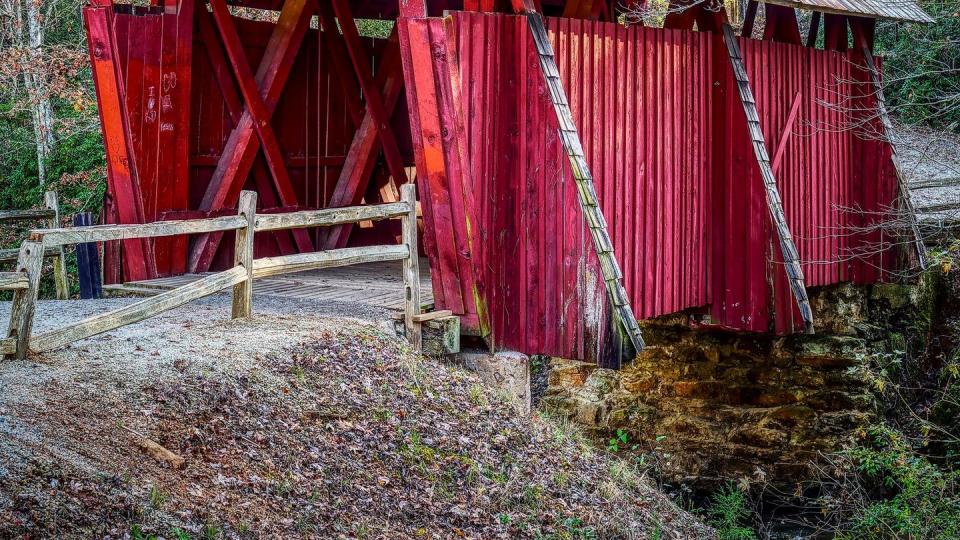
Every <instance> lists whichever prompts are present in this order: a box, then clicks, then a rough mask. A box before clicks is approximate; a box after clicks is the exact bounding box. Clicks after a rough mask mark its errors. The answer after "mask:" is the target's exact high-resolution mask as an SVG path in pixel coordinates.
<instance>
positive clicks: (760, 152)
mask: <svg viewBox="0 0 960 540" xmlns="http://www.w3.org/2000/svg"><path fill="white" fill-rule="evenodd" d="M723 41H724V43H725V44H726V46H727V53H728V56H729V57H730V67H731V68H732V69H733V78H734V81H735V82H736V84H737V90H738V91H739V93H740V102H741V103H742V104H743V112H744V113H745V114H746V116H747V129H748V130H749V132H750V139H751V142H752V143H753V151H754V154H755V155H756V158H757V165H759V166H760V174H761V175H762V176H763V188H764V190H765V191H766V195H767V208H768V209H769V210H770V219H771V220H772V221H773V226H774V227H775V228H776V230H777V237H778V238H779V240H780V252H781V253H782V254H783V267H784V270H786V272H787V278H788V280H789V281H790V289H791V291H793V296H794V298H795V299H796V301H797V306H798V307H799V308H800V316H801V317H802V318H803V325H804V328H805V329H806V331H807V333H811V334H812V333H813V310H812V309H811V308H810V300H809V299H808V298H807V287H806V284H805V283H804V277H803V269H802V268H801V267H800V254H799V253H798V252H797V246H796V244H795V243H794V242H793V235H792V234H791V233H790V227H788V226H787V216H786V214H784V211H783V201H782V200H781V199H780V191H779V190H778V189H777V179H776V177H775V176H774V174H773V166H772V165H771V164H770V155H769V154H768V153H767V146H766V144H767V143H766V142H765V141H764V138H763V129H762V128H761V126H760V115H759V114H758V113H757V101H756V100H755V99H754V97H753V90H752V89H751V88H750V80H749V79H748V78H747V68H746V66H745V65H744V63H743V54H742V53H741V52H740V44H739V42H737V36H736V35H735V34H734V33H733V29H732V28H731V27H730V25H729V24H724V25H723Z"/></svg>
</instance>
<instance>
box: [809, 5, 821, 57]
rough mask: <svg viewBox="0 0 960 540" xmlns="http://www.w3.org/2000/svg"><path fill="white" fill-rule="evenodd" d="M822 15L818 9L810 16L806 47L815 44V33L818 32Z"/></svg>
mask: <svg viewBox="0 0 960 540" xmlns="http://www.w3.org/2000/svg"><path fill="white" fill-rule="evenodd" d="M822 16H823V15H821V14H820V12H819V11H814V12H813V15H812V16H811V17H810V29H809V30H808V31H807V47H810V48H811V49H812V48H814V47H816V46H817V35H818V34H819V33H820V18H821V17H822Z"/></svg>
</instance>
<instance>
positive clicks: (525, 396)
mask: <svg viewBox="0 0 960 540" xmlns="http://www.w3.org/2000/svg"><path fill="white" fill-rule="evenodd" d="M456 357H457V361H458V362H459V363H461V364H462V365H463V366H464V367H465V368H467V369H469V370H470V371H473V372H475V373H477V374H478V375H480V378H481V379H483V380H484V382H486V383H487V384H489V385H491V386H493V387H496V388H499V389H501V390H503V391H504V392H505V393H506V394H507V395H508V396H509V397H511V398H512V399H514V400H515V402H516V404H517V406H518V407H519V408H520V410H521V411H523V412H524V413H529V412H530V405H531V399H530V358H529V357H527V355H525V354H522V353H518V352H514V351H500V352H497V353H494V354H491V353H487V352H478V351H474V352H461V353H460V354H458V355H456Z"/></svg>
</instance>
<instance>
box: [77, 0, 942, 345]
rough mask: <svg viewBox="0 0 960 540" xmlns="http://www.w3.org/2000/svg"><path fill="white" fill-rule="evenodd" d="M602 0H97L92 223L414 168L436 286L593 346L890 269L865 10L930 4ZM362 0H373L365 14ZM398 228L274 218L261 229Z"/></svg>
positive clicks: (200, 242)
mask: <svg viewBox="0 0 960 540" xmlns="http://www.w3.org/2000/svg"><path fill="white" fill-rule="evenodd" d="M624 4H627V3H626V2H618V1H617V0H610V1H607V0H566V1H564V0H542V1H534V0H513V1H512V2H508V1H495V0H331V1H326V0H319V1H318V0H209V5H208V4H207V3H206V2H197V1H195V0H161V1H159V2H158V3H156V4H155V5H152V6H149V7H135V6H131V5H128V4H113V3H111V1H110V0H93V1H92V3H91V5H89V6H88V7H86V8H85V15H86V22H87V28H88V32H89V43H90V54H91V60H92V65H93V70H94V79H95V81H96V86H97V95H98V99H99V103H100V111H101V119H102V121H103V133H104V140H105V145H106V151H107V156H108V176H109V178H108V180H109V190H108V195H107V199H106V202H105V211H104V214H103V216H104V221H105V222H108V223H139V222H149V221H156V220H163V219H177V218H186V217H199V216H210V215H218V214H220V213H224V212H227V213H233V212H235V210H234V209H235V206H236V203H237V197H238V196H239V192H240V191H241V189H253V190H256V191H257V192H258V194H259V200H260V206H261V208H259V209H258V212H265V213H270V212H285V211H291V210H294V209H301V208H325V207H337V206H348V205H355V204H360V203H379V202H390V201H393V200H396V197H397V186H399V185H400V184H403V183H406V182H410V181H415V182H416V184H417V186H418V191H419V198H420V204H421V209H422V215H423V228H422V234H423V245H424V250H425V253H426V254H427V256H428V258H429V262H430V270H431V273H432V277H433V280H432V283H433V293H434V298H435V303H436V306H435V307H436V308H437V309H449V310H452V311H453V312H454V313H455V314H458V315H460V316H461V318H462V322H463V325H464V328H465V329H467V331H469V332H470V333H472V334H475V335H478V336H480V337H483V338H485V339H486V340H487V341H488V342H489V343H490V345H491V346H493V347H496V348H511V349H517V350H521V351H523V352H527V353H543V354H550V355H558V356H565V357H575V358H584V359H595V360H603V359H607V358H610V357H617V356H622V355H624V354H628V353H629V351H630V350H631V349H633V348H637V347H641V346H642V338H641V337H640V332H639V329H638V328H637V325H636V322H635V318H640V319H646V318H652V317H656V316H660V315H665V314H670V313H677V312H688V313H691V314H698V315H700V316H703V317H704V318H705V319H707V320H709V321H710V322H712V323H713V324H718V325H721V326H723V327H727V328H732V329H737V330H746V331H757V332H767V331H776V332H780V333H787V332H793V331H803V330H812V329H815V327H816V319H815V317H816V314H815V313H812V312H811V310H810V305H809V302H808V301H807V296H806V290H807V288H810V287H819V286H824V285H830V284H835V283H839V282H844V281H852V282H856V283H870V282H875V281H878V280H881V279H884V277H885V273H886V272H888V271H889V270H891V269H893V268H894V266H895V265H896V264H897V262H898V258H901V257H903V256H904V253H902V252H899V253H898V252H893V251H892V250H889V249H864V247H869V246H875V245H878V244H880V243H881V242H882V240H883V238H881V237H880V235H881V233H880V232H878V231H874V232H870V231H869V229H870V225H871V223H873V222H875V221H876V220H877V219H879V218H878V215H880V214H882V213H883V212H885V211H886V210H888V209H890V208H891V207H894V206H896V205H897V204H898V202H897V201H898V199H901V198H900V197H898V195H899V190H900V185H899V183H898V177H899V175H898V171H897V169H896V156H895V155H894V154H893V151H892V148H891V147H890V145H889V144H887V143H886V142H883V141H882V140H877V139H876V138H866V137H863V136H862V135H861V130H858V129H852V128H851V126H861V127H863V126H866V127H868V128H870V130H872V131H873V132H880V133H882V132H883V131H884V130H885V129H890V126H889V122H888V121H887V119H886V113H885V111H884V109H883V103H882V101H881V100H878V99H877V97H878V93H877V92H876V88H877V85H878V84H879V73H878V72H877V69H878V68H877V66H876V64H875V61H874V59H873V58H872V52H871V51H872V46H873V32H874V24H875V20H876V18H878V17H887V18H892V19H898V20H905V21H916V22H926V21H928V20H929V19H928V17H927V16H926V15H925V14H924V13H923V12H922V11H920V10H919V9H918V8H916V6H915V5H913V4H912V3H911V2H902V1H901V2H896V3H895V6H893V7H891V6H890V5H888V3H885V2H874V1H872V0H844V1H842V2H841V1H838V0H773V1H770V2H766V3H764V4H763V11H762V13H763V15H764V17H763V20H764V24H763V39H752V38H750V37H740V36H736V35H734V32H733V29H732V27H731V26H730V25H729V24H728V20H727V16H726V12H725V10H724V9H723V6H722V3H721V4H716V3H715V2H714V1H713V0H706V1H700V2H692V3H691V4H690V5H686V4H684V3H682V2H675V3H674V4H672V5H671V10H670V13H669V14H668V15H667V17H666V19H665V21H664V24H663V28H660V27H657V28H654V27H646V26H643V25H642V24H639V23H638V24H631V25H624V24H621V23H618V22H617V21H618V19H619V18H620V16H621V13H620V11H619V10H620V9H622V8H623V5H624ZM628 7H630V6H628ZM633 7H636V6H633ZM758 7H759V4H758V3H757V2H756V1H751V2H749V4H748V9H747V11H746V14H745V17H744V21H743V25H742V26H743V31H742V34H743V35H744V36H751V35H753V30H754V26H755V22H756V21H757V13H758ZM238 8H245V9H242V10H239V9H238ZM799 8H802V9H809V10H813V19H812V23H811V25H810V31H809V33H808V35H806V36H801V33H800V27H799V24H798V18H797V9H799ZM544 16H545V18H544ZM359 19H381V20H392V21H395V23H394V24H393V26H392V31H391V33H390V35H389V37H387V38H385V39H374V38H368V37H361V35H360V32H359V31H358V25H357V21H358V20H359ZM821 28H822V34H821V33H820V31H821ZM818 43H820V44H821V46H819V47H818V46H816V45H817V44H818ZM851 43H852V45H851ZM903 202H904V201H901V203H900V204H902V203H903ZM905 202H906V203H909V201H905ZM861 230H862V231H864V232H860V233H852V232H850V231H861ZM907 232H908V233H909V231H907ZM397 234H399V233H398V231H394V230H392V229H391V228H390V225H389V224H388V223H382V224H381V223H378V224H375V225H373V226H370V227H365V228H359V227H354V228H352V229H351V228H349V227H347V226H343V227H340V228H337V229H332V230H300V231H298V232H296V233H295V234H291V233H290V232H289V231H284V232H283V233H282V234H281V233H277V234H274V235H272V236H270V235H266V234H264V235H258V237H257V239H258V245H257V246H256V251H257V256H269V255H274V254H279V253H284V254H289V253H296V252H304V251H313V250H321V249H334V248H339V247H344V246H347V245H358V244H363V243H368V242H372V241H376V240H377V239H378V238H383V237H384V236H394V235H397ZM232 246H233V242H232V241H223V239H222V238H220V237H218V236H217V235H200V236H196V237H192V238H187V237H179V238H172V239H157V240H129V241H124V242H123V243H122V245H121V244H117V245H108V246H107V247H106V248H105V260H106V264H105V268H106V278H107V280H108V281H111V282H120V281H125V280H126V281H132V280H143V279H150V278H154V277H158V276H169V275H176V274H182V273H186V272H203V271H207V270H209V269H212V268H216V267H218V266H221V265H224V264H228V263H229V261H231V260H232V254H231V251H232ZM852 254H859V255H858V256H852ZM913 256H914V257H919V259H920V260H921V262H922V259H923V254H922V249H918V250H917V251H916V252H915V253H914V254H913Z"/></svg>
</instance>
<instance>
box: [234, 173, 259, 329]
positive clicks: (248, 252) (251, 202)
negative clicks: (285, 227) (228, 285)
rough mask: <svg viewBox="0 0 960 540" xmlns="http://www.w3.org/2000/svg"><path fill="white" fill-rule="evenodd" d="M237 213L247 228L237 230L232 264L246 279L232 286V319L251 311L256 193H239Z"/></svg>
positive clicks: (248, 313) (247, 314) (248, 314)
mask: <svg viewBox="0 0 960 540" xmlns="http://www.w3.org/2000/svg"><path fill="white" fill-rule="evenodd" d="M238 211H239V213H240V216H241V217H242V218H243V219H245V220H247V226H246V227H244V228H243V229H237V233H236V234H237V240H236V247H235V249H234V252H233V264H234V266H238V267H241V268H243V270H244V272H245V273H246V276H247V279H245V280H243V282H241V283H237V284H236V285H234V286H233V309H232V314H231V315H232V317H233V318H234V319H237V318H240V317H249V316H250V313H251V312H252V311H253V236H254V234H253V233H254V222H255V221H256V219H257V192H255V191H243V192H241V193H240V203H239V207H238Z"/></svg>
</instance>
